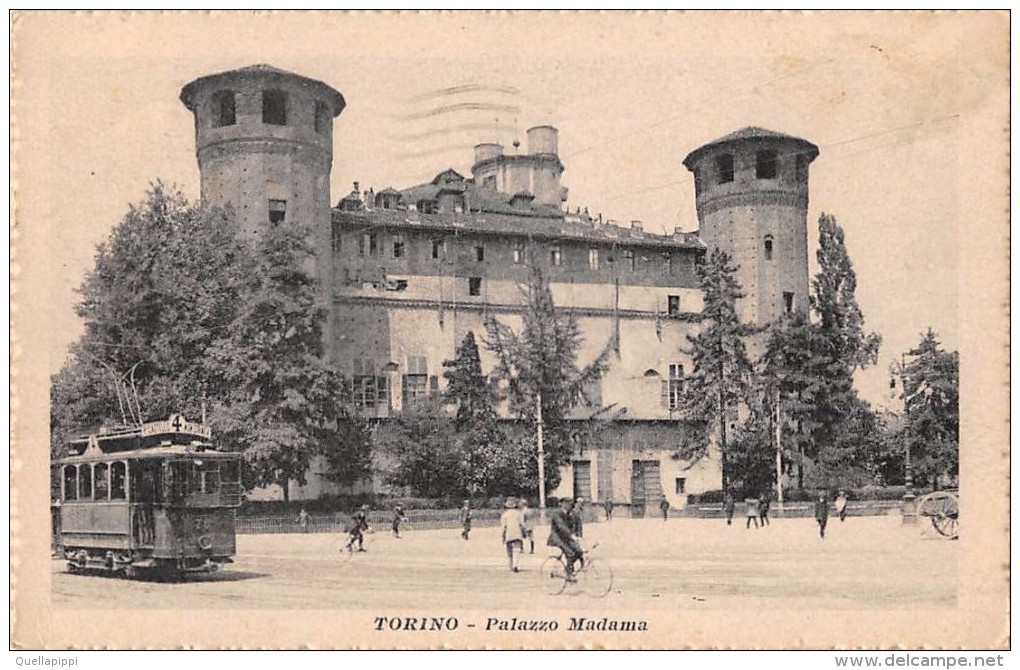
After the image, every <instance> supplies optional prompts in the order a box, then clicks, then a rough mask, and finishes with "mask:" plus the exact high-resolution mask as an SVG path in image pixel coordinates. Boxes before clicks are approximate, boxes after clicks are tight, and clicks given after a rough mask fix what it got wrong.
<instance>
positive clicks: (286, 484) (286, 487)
mask: <svg viewBox="0 0 1020 670" xmlns="http://www.w3.org/2000/svg"><path fill="white" fill-rule="evenodd" d="M280 486H281V487H282V488H283V502H290V477H285V478H284V480H283V483H282V484H281V485H280Z"/></svg>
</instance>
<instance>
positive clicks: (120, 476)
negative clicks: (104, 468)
mask: <svg viewBox="0 0 1020 670" xmlns="http://www.w3.org/2000/svg"><path fill="white" fill-rule="evenodd" d="M126 479H127V464H125V463H124V461H115V462H114V463H113V464H112V465H111V466H110V500H124V498H126V497H127V488H126V486H125V484H126Z"/></svg>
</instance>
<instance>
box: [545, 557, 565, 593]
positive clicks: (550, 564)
mask: <svg viewBox="0 0 1020 670" xmlns="http://www.w3.org/2000/svg"><path fill="white" fill-rule="evenodd" d="M538 576H539V579H541V580H542V590H543V591H545V592H546V593H547V594H548V595H550V596H556V595H559V594H561V593H563V589H565V588H567V567H566V565H564V563H563V560H562V559H561V558H560V557H559V556H550V557H548V558H547V559H545V560H544V561H542V567H541V568H540V569H539V571H538Z"/></svg>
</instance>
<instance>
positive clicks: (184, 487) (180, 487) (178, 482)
mask: <svg viewBox="0 0 1020 670" xmlns="http://www.w3.org/2000/svg"><path fill="white" fill-rule="evenodd" d="M167 465H168V466H169V467H167V469H166V477H167V478H166V481H165V485H166V491H167V493H169V497H170V501H171V502H174V503H178V502H180V501H182V500H184V496H186V495H187V494H188V466H189V465H190V464H189V463H187V462H184V461H174V462H172V463H168V464H167Z"/></svg>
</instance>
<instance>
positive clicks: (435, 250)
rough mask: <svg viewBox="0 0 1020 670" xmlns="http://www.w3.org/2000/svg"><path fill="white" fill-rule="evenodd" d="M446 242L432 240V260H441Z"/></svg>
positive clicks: (437, 239)
mask: <svg viewBox="0 0 1020 670" xmlns="http://www.w3.org/2000/svg"><path fill="white" fill-rule="evenodd" d="M445 247H446V241H445V240H442V239H439V238H436V239H434V240H432V258H433V260H439V259H441V258H442V257H443V256H444V255H445V254H444V251H445Z"/></svg>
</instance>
